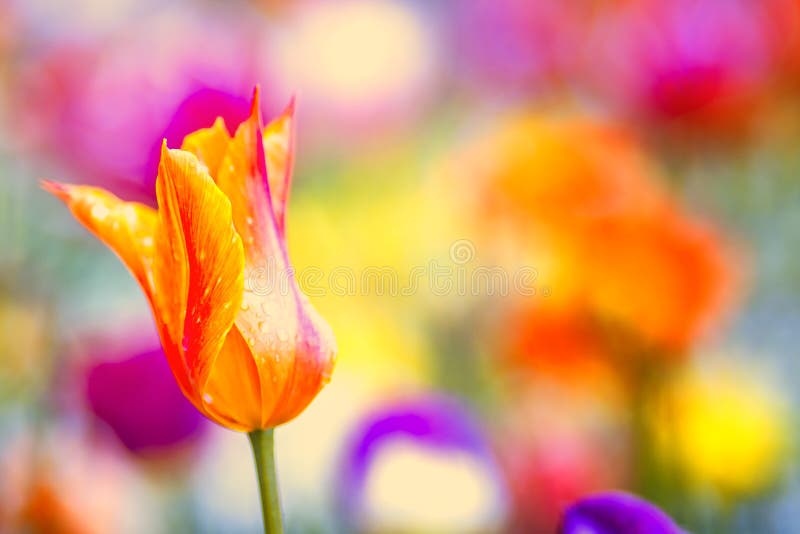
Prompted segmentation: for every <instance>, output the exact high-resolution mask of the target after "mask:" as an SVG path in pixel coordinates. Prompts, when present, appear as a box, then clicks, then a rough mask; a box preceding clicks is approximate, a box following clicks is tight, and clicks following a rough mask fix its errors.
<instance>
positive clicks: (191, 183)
mask: <svg viewBox="0 0 800 534" xmlns="http://www.w3.org/2000/svg"><path fill="white" fill-rule="evenodd" d="M156 196H157V199H158V205H159V212H158V215H159V231H158V234H157V240H156V247H157V254H156V260H155V263H154V280H155V290H156V291H155V294H156V298H157V300H158V311H159V314H160V317H161V319H162V321H163V322H164V324H165V325H166V332H167V334H168V338H167V339H162V341H163V342H164V345H165V349H166V350H167V352H173V351H174V352H177V353H178V354H182V355H183V364H184V365H185V366H186V371H187V372H188V376H189V378H190V381H191V385H192V390H193V391H194V392H195V395H194V399H193V400H194V402H195V404H197V403H198V398H197V397H198V395H199V393H198V392H200V391H202V390H203V389H204V387H205V384H206V381H207V380H208V375H209V373H210V371H211V368H212V367H213V365H214V361H215V359H216V357H217V355H218V354H219V352H220V349H221V348H222V346H223V343H224V342H225V338H226V336H227V334H228V332H229V330H230V329H231V327H232V325H233V321H234V318H235V316H236V313H237V311H238V310H239V307H240V305H241V301H242V291H243V284H244V279H243V276H244V253H243V249H242V243H241V239H240V238H239V236H238V235H237V233H236V231H235V230H234V228H233V225H232V224H231V221H232V214H231V205H230V202H229V201H228V199H227V198H226V197H225V195H224V194H223V193H222V192H221V191H220V190H219V188H217V186H216V185H215V184H214V181H213V180H212V179H211V177H210V176H209V174H208V172H207V170H206V169H205V168H204V167H203V165H201V164H200V162H199V161H198V160H197V158H196V157H195V156H194V155H193V154H190V153H188V152H185V151H181V150H169V149H167V147H166V143H165V144H164V145H163V148H162V152H161V163H160V165H159V172H158V178H157V180H156Z"/></svg>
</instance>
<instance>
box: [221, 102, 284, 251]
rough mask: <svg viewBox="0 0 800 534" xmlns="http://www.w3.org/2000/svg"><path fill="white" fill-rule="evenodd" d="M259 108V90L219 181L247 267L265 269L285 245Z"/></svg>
mask: <svg viewBox="0 0 800 534" xmlns="http://www.w3.org/2000/svg"><path fill="white" fill-rule="evenodd" d="M259 106H260V104H259V97H258V89H256V91H255V93H254V96H253V104H252V108H251V114H250V117H249V118H248V119H247V120H246V121H244V122H243V123H241V124H240V125H239V127H238V128H237V129H236V134H235V135H234V136H233V139H232V140H231V142H230V143H229V144H228V150H227V152H226V154H225V157H224V158H223V161H222V164H221V165H220V169H219V173H218V175H217V177H216V181H217V184H218V185H219V188H220V189H221V190H222V191H223V192H224V193H225V195H227V197H228V198H229V199H230V201H231V206H232V209H233V224H234V226H235V227H236V231H237V232H238V233H239V235H241V236H242V240H243V241H244V248H245V256H246V259H247V263H248V265H249V266H253V265H255V266H259V267H263V266H265V264H266V262H267V261H268V260H269V259H270V258H272V257H276V256H279V255H280V254H281V253H280V251H281V249H282V247H283V243H282V241H281V237H280V235H279V233H278V230H277V224H276V222H275V214H274V213H273V210H272V200H271V197H270V189H269V181H268V178H267V166H266V157H265V154H264V141H263V137H262V135H263V134H262V131H261V112H260V108H259Z"/></svg>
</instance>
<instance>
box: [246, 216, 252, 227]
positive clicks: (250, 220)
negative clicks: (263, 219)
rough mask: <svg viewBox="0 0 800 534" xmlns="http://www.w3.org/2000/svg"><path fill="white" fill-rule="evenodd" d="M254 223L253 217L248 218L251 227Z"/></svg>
mask: <svg viewBox="0 0 800 534" xmlns="http://www.w3.org/2000/svg"><path fill="white" fill-rule="evenodd" d="M253 222H254V221H253V218H252V217H248V218H247V224H248V225H249V226H253Z"/></svg>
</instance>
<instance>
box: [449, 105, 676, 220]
mask: <svg viewBox="0 0 800 534" xmlns="http://www.w3.org/2000/svg"><path fill="white" fill-rule="evenodd" d="M465 153H466V154H467V157H466V160H467V165H466V166H464V167H465V169H466V170H467V172H469V174H470V175H471V178H472V179H474V180H475V181H476V182H477V187H476V191H475V196H476V200H477V201H478V202H479V204H478V205H479V206H480V209H479V211H480V212H482V213H484V214H486V215H488V216H489V217H490V218H491V219H497V218H501V219H505V218H508V217H509V216H511V217H515V218H517V219H518V222H519V223H521V224H524V223H526V222H527V223H530V222H533V223H537V224H538V225H541V224H542V223H544V224H546V225H549V226H551V227H555V226H558V227H560V228H561V229H562V230H570V229H573V228H574V226H575V225H576V224H578V223H580V222H582V221H585V219H586V218H587V217H595V216H598V215H607V214H610V213H617V212H626V213H627V212H631V211H637V212H647V211H650V210H652V209H654V208H655V207H656V206H658V205H660V204H662V203H663V202H664V198H665V195H664V193H663V191H662V189H661V187H660V185H659V183H658V181H657V180H654V179H653V178H654V177H656V176H657V172H656V169H655V167H654V166H653V165H652V164H651V163H650V161H649V160H648V159H647V157H646V156H645V154H644V153H643V151H642V149H641V147H640V146H639V145H638V143H637V142H636V139H635V138H634V137H633V136H631V135H630V134H628V132H627V131H625V130H624V129H622V128H619V127H617V126H616V125H614V124H610V123H606V122H603V121H599V120H596V119H591V118H587V117H579V116H571V117H570V116H565V117H551V116H539V115H525V114H523V115H520V116H518V117H514V118H512V119H511V120H509V121H505V122H503V123H501V124H500V125H499V127H497V128H495V129H492V130H490V131H489V132H488V133H487V135H486V136H485V137H483V136H482V137H481V138H480V139H479V140H478V142H477V143H476V144H475V145H474V146H470V147H468V149H467V150H466V151H465Z"/></svg>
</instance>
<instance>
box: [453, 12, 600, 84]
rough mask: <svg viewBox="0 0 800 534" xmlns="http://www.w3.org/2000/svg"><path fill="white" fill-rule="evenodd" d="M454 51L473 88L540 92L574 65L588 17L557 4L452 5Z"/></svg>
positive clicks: (583, 13)
mask: <svg viewBox="0 0 800 534" xmlns="http://www.w3.org/2000/svg"><path fill="white" fill-rule="evenodd" d="M452 5H453V6H454V7H455V8H456V9H457V18H456V21H457V28H456V31H455V35H454V37H455V46H456V52H457V56H456V57H457V59H458V60H459V63H460V68H461V70H462V71H463V74H464V75H466V77H467V78H468V80H469V81H470V83H471V84H474V85H480V86H484V87H486V86H489V87H491V88H492V89H493V90H494V91H502V92H507V91H510V92H514V91H525V92H529V91H531V90H533V91H536V90H541V89H543V88H545V87H547V86H548V85H550V84H552V83H553V82H556V81H558V80H560V79H563V77H564V76H565V74H567V73H568V72H570V71H571V69H572V68H574V66H575V60H576V57H577V54H576V51H577V48H576V47H577V45H578V44H579V43H580V38H581V35H582V34H581V25H582V22H583V21H584V19H585V15H586V14H587V13H586V12H585V11H583V12H582V11H581V10H580V9H579V5H578V4H577V3H573V2H563V1H560V0H542V1H537V2H531V1H529V0H477V1H472V2H458V1H456V2H453V3H452Z"/></svg>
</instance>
